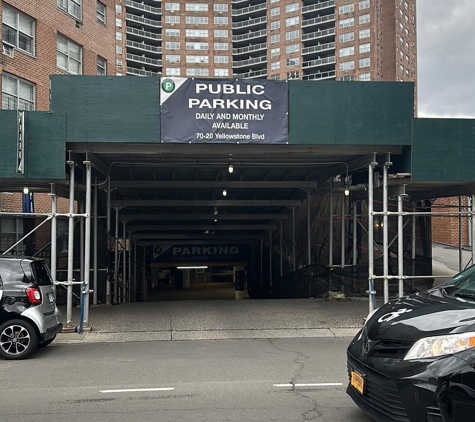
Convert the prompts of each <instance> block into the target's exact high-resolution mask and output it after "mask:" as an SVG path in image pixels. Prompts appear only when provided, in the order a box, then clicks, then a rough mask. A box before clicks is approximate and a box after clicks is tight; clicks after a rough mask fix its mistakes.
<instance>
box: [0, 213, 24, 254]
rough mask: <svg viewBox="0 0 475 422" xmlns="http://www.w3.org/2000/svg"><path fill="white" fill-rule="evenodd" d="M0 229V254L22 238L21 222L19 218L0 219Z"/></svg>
mask: <svg viewBox="0 0 475 422" xmlns="http://www.w3.org/2000/svg"><path fill="white" fill-rule="evenodd" d="M0 228H1V231H0V233H1V242H0V252H4V251H6V250H7V249H8V247H9V245H13V244H14V243H15V242H17V241H19V240H20V239H21V238H22V237H23V221H21V219H19V218H8V217H7V218H5V217H4V218H2V219H1V220H0Z"/></svg>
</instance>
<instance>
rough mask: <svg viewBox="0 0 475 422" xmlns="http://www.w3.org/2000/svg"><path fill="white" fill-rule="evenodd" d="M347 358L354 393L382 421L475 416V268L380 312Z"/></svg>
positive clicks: (453, 420) (459, 420) (452, 421)
mask: <svg viewBox="0 0 475 422" xmlns="http://www.w3.org/2000/svg"><path fill="white" fill-rule="evenodd" d="M347 357H348V362H347V364H348V375H349V385H348V388H347V393H348V394H349V395H350V396H351V398H352V399H353V400H354V401H355V403H356V404H357V405H358V406H359V407H360V408H361V409H363V410H364V411H366V412H367V413H368V414H369V415H370V416H372V417H373V418H374V419H375V420H376V421H381V422H395V421H396V422H406V421H410V422H412V421H413V422H436V421H437V422H442V421H443V422H465V421H469V420H473V419H474V418H475V416H474V415H475V369H474V368H475V266H472V267H470V268H468V269H467V270H465V271H463V272H461V273H460V274H457V275H456V276H455V277H454V278H453V279H452V280H451V281H449V282H448V283H446V284H444V285H442V286H440V287H437V288H434V289H431V290H429V291H427V292H423V293H417V294H413V295H410V296H407V297H403V298H401V299H397V300H394V301H392V302H389V303H388V304H386V305H384V306H382V307H381V308H379V309H377V310H375V311H374V312H373V313H371V314H370V315H369V316H368V318H367V320H366V323H365V325H364V327H363V329H362V330H361V331H360V332H359V333H358V334H357V335H356V337H355V338H354V339H353V341H352V342H351V344H350V345H349V347H348V354H347Z"/></svg>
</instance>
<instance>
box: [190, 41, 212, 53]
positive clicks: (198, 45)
mask: <svg viewBox="0 0 475 422" xmlns="http://www.w3.org/2000/svg"><path fill="white" fill-rule="evenodd" d="M186 49H187V50H196V51H199V50H204V51H206V50H209V44H208V43H207V42H187V43H186Z"/></svg>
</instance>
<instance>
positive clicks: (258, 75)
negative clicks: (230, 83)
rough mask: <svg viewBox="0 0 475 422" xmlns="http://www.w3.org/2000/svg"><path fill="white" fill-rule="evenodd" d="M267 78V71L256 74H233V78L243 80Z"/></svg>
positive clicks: (257, 71) (256, 72)
mask: <svg viewBox="0 0 475 422" xmlns="http://www.w3.org/2000/svg"><path fill="white" fill-rule="evenodd" d="M266 76H267V69H262V70H256V71H255V72H247V73H233V78H243V79H252V78H261V79H262V78H263V77H264V78H265V77H266Z"/></svg>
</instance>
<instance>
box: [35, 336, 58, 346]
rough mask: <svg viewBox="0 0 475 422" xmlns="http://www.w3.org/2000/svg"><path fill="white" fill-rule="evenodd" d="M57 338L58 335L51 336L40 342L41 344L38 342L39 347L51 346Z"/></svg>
mask: <svg viewBox="0 0 475 422" xmlns="http://www.w3.org/2000/svg"><path fill="white" fill-rule="evenodd" d="M55 338H56V336H54V337H51V338H50V339H48V340H46V341H44V342H43V343H39V344H38V347H46V346H49V345H50V344H51V343H53V341H54V339H55Z"/></svg>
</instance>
